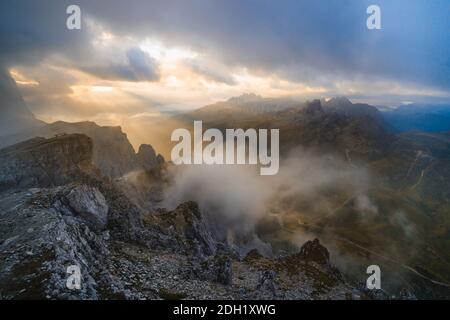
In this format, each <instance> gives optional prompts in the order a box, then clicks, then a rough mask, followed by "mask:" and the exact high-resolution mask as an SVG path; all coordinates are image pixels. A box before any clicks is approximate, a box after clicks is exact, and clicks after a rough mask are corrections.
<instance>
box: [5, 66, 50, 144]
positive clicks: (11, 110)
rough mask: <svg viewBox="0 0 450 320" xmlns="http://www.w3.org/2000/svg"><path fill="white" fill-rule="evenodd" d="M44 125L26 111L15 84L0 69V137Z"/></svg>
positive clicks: (26, 108)
mask: <svg viewBox="0 0 450 320" xmlns="http://www.w3.org/2000/svg"><path fill="white" fill-rule="evenodd" d="M41 125H44V123H43V122H41V121H39V120H37V119H36V118H35V117H34V115H33V113H31V111H30V110H29V109H28V107H27V106H26V104H25V101H24V100H23V98H22V96H21V94H20V92H19V89H18V88H17V85H16V83H15V82H14V80H13V79H12V78H11V76H10V75H9V74H8V72H7V71H5V70H3V69H1V68H0V136H3V135H9V134H14V133H17V132H20V131H22V130H27V129H32V128H36V127H39V126H41Z"/></svg>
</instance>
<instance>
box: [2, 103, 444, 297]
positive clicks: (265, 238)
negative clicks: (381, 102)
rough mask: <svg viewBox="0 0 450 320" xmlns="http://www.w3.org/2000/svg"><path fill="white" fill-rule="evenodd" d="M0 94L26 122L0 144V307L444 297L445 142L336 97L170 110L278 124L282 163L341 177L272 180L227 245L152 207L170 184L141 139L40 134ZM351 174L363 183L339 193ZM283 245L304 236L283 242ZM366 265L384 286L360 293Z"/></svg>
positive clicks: (45, 127) (222, 122)
mask: <svg viewBox="0 0 450 320" xmlns="http://www.w3.org/2000/svg"><path fill="white" fill-rule="evenodd" d="M10 99H11V101H13V100H16V102H17V103H16V102H14V103H16V104H14V106H15V107H14V108H13V109H11V108H8V109H5V108H4V107H2V108H3V109H2V112H3V111H4V110H7V111H5V114H7V115H8V117H9V119H10V121H13V120H14V119H17V117H19V115H20V114H25V115H26V117H25V118H26V119H28V120H27V121H25V122H21V126H22V127H20V126H18V127H17V130H16V129H14V130H10V131H7V133H8V134H6V135H4V136H3V137H2V141H1V145H2V146H3V149H1V150H0V160H1V161H0V163H1V164H0V167H1V171H0V172H1V175H0V208H1V212H2V213H1V215H0V231H1V232H0V235H1V238H0V255H1V257H2V259H1V263H0V288H2V289H1V292H0V294H1V297H2V298H7V299H11V298H13V299H14V298H48V299H52V298H55V299H64V298H92V299H114V298H125V299H141V298H152V299H154V298H163V299H179V298H232V299H267V298H277V299H312V298H314V299H316V298H317V299H329V298H336V299H360V298H368V299H377V298H381V299H388V298H391V297H393V296H394V297H396V298H425V299H426V298H448V297H450V293H449V287H448V283H449V282H450V278H449V272H448V271H449V270H450V256H449V252H450V250H449V249H450V242H449V241H450V237H449V231H450V220H449V219H448V217H449V213H450V212H449V208H450V207H449V205H448V204H449V199H450V193H449V190H450V188H449V187H450V186H449V185H448V184H449V181H450V161H449V160H450V134H449V133H446V132H439V133H437V132H425V131H417V130H416V131H405V132H399V131H403V130H400V129H398V127H396V126H395V125H394V124H393V122H392V121H390V120H388V117H389V116H386V114H385V113H384V112H380V111H379V110H378V109H377V108H376V107H373V106H370V105H368V104H354V103H352V102H351V101H350V100H348V99H346V98H344V97H336V98H332V99H322V100H312V101H304V102H298V101H295V100H291V99H265V98H261V97H259V96H256V95H244V96H241V97H236V98H231V99H229V100H227V101H224V102H220V103H217V104H213V105H209V106H206V107H204V108H201V109H199V110H196V111H193V112H190V113H187V114H183V115H178V116H176V117H177V120H179V121H181V122H184V123H185V124H186V125H187V126H190V125H191V123H192V120H193V119H195V120H203V122H204V125H205V127H215V128H219V129H225V128H244V129H245V128H279V129H280V151H281V155H282V158H283V159H285V160H286V161H287V160H288V159H289V161H293V163H294V166H295V165H297V166H301V165H302V163H303V161H304V159H303V158H302V157H303V156H302V155H300V156H295V157H292V152H294V151H295V150H298V149H299V148H300V150H301V152H302V154H306V155H309V154H313V155H316V156H318V158H317V159H319V158H320V159H322V160H323V161H324V163H325V164H326V166H325V167H324V168H334V171H333V174H336V173H335V172H349V173H350V176H351V177H350V180H349V181H347V180H346V178H345V175H344V176H343V180H342V181H341V180H333V181H334V182H333V183H331V184H319V187H318V190H317V191H316V192H315V193H314V195H309V196H307V197H306V196H305V195H304V194H303V193H302V192H300V193H289V194H287V195H284V194H283V193H282V191H283V190H282V189H283V188H285V186H280V188H281V189H280V190H278V191H277V192H279V193H281V194H283V196H280V197H279V198H277V199H273V200H272V202H271V203H270V204H269V205H271V206H272V207H275V208H276V209H273V210H272V211H271V212H270V214H268V215H264V216H263V217H262V218H261V219H260V220H259V221H258V223H257V225H256V226H255V230H254V233H248V234H242V235H241V240H242V241H243V244H245V245H246V250H245V251H242V248H239V243H238V242H233V241H230V240H229V239H227V237H226V236H224V235H223V234H219V233H218V232H219V231H218V230H220V229H221V228H218V226H217V225H215V223H217V221H216V222H215V221H214V220H213V219H211V215H212V214H214V212H205V211H202V209H201V208H202V207H201V206H199V204H197V203H195V202H193V201H186V202H183V203H178V204H176V206H175V207H174V208H171V207H170V208H169V207H165V206H164V205H165V204H166V202H165V199H164V196H165V195H166V192H165V190H166V189H167V188H170V187H171V186H172V185H173V184H175V183H177V181H176V180H173V177H172V176H171V171H172V165H171V164H170V162H166V161H165V160H164V158H163V157H162V156H161V155H158V154H157V153H156V152H155V150H154V149H153V148H152V147H151V146H150V145H141V146H140V148H139V150H138V152H135V151H134V149H133V147H132V146H131V144H130V142H129V141H128V138H127V136H126V134H125V133H124V132H122V130H121V128H120V127H102V126H98V125H97V124H95V123H93V122H79V123H67V122H62V121H58V122H55V123H52V124H45V123H42V122H40V121H38V120H36V119H35V118H34V116H33V115H32V114H31V113H29V111H26V110H27V109H26V105H24V104H22V103H19V102H18V101H19V100H20V99H18V95H16V96H10ZM405 108H406V106H405ZM419 109H420V108H419ZM11 110H15V111H11ZM16 111H17V114H15V112H16ZM393 112H398V113H404V112H405V111H402V110H399V111H393ZM413 114H417V112H413ZM19 118H22V117H19ZM33 119H34V120H33ZM19 129H20V130H19ZM3 133H6V130H5V131H4V132H3ZM315 159H316V158H315ZM322 160H321V161H322ZM282 166H283V162H282ZM361 171H363V172H364V174H365V175H367V177H368V178H367V179H366V178H365V179H364V180H365V181H364V183H362V184H360V183H359V182H358V183H355V182H354V181H353V179H354V177H359V176H360V174H359V172H361ZM321 174H322V173H321V172H320V171H318V172H317V175H321ZM326 174H327V173H323V175H324V176H325V175H326ZM319 180H320V179H319ZM366 180H367V181H366ZM279 203H281V205H280V204H279ZM174 205H175V204H174ZM222 224H223V223H222ZM222 227H223V226H222ZM298 235H308V237H309V240H307V241H306V242H304V244H301V245H299V244H298V242H296V241H295V239H294V238H296V237H297V236H298ZM255 237H256V239H257V240H258V241H255ZM315 238H318V239H320V241H319V240H317V239H315ZM313 239H314V240H313ZM257 243H265V244H266V246H268V247H270V248H271V253H270V254H267V252H265V251H264V250H261V247H260V246H259V245H256V244H257ZM252 244H255V245H254V246H253V248H252ZM72 264H76V265H80V266H81V267H82V268H81V269H82V276H83V282H84V283H85V284H86V285H85V286H84V287H83V290H81V291H80V292H73V291H70V290H68V289H67V288H66V287H65V281H64V279H65V277H66V267H67V266H68V265H72ZM370 264H378V265H380V266H381V268H382V270H384V273H383V279H385V280H384V281H385V282H384V283H385V284H386V285H385V286H384V288H383V289H384V290H378V291H370V290H366V289H364V285H363V284H361V283H360V282H361V279H365V277H366V276H365V267H367V265H370Z"/></svg>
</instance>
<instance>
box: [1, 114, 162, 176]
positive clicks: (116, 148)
mask: <svg viewBox="0 0 450 320" xmlns="http://www.w3.org/2000/svg"><path fill="white" fill-rule="evenodd" d="M64 134H67V135H71V134H82V135H86V136H88V137H89V138H91V140H92V162H93V164H94V165H95V166H96V167H97V168H98V169H100V171H101V173H102V175H104V176H105V177H109V178H111V179H116V178H119V177H122V176H123V175H125V174H127V173H129V172H131V171H136V170H149V169H153V168H155V167H156V165H157V164H160V163H163V162H164V158H162V156H161V155H156V153H155V151H154V150H153V148H152V147H151V146H150V145H143V146H141V148H139V152H138V153H136V152H135V151H134V148H133V146H132V145H131V143H130V141H129V140H128V137H127V135H126V134H125V133H124V132H123V131H122V129H121V127H118V126H99V125H97V124H96V123H94V122H90V121H83V122H75V123H70V122H64V121H57V122H54V123H50V124H45V125H43V126H41V127H39V128H36V129H34V130H28V131H24V132H21V133H18V134H15V135H10V136H7V137H4V138H3V139H2V140H1V141H0V146H3V147H4V146H9V145H12V144H14V143H17V142H19V141H23V140H26V139H31V138H34V137H45V138H53V137H55V135H64Z"/></svg>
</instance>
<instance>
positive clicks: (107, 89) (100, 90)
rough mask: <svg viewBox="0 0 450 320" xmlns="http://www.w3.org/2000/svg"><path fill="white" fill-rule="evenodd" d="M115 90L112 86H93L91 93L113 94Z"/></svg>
mask: <svg viewBox="0 0 450 320" xmlns="http://www.w3.org/2000/svg"><path fill="white" fill-rule="evenodd" d="M113 90H114V88H113V87H110V86H92V87H91V91H92V92H97V93H104V92H111V91H113Z"/></svg>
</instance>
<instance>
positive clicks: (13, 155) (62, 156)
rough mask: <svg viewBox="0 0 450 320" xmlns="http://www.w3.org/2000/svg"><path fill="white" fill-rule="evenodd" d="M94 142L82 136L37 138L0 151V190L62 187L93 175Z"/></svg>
mask: <svg viewBox="0 0 450 320" xmlns="http://www.w3.org/2000/svg"><path fill="white" fill-rule="evenodd" d="M92 152H93V146H92V140H91V139H90V138H88V137H87V136H84V135H80V134H73V135H65V136H59V137H54V138H52V139H43V138H35V139H31V140H28V141H25V142H22V143H19V144H17V145H14V146H11V147H8V148H5V149H2V150H0V191H1V189H7V188H10V187H11V188H23V187H48V186H56V185H62V184H65V183H68V182H70V181H72V180H73V179H81V178H82V177H83V176H85V175H86V174H89V173H93V172H94V167H93V166H92Z"/></svg>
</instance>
